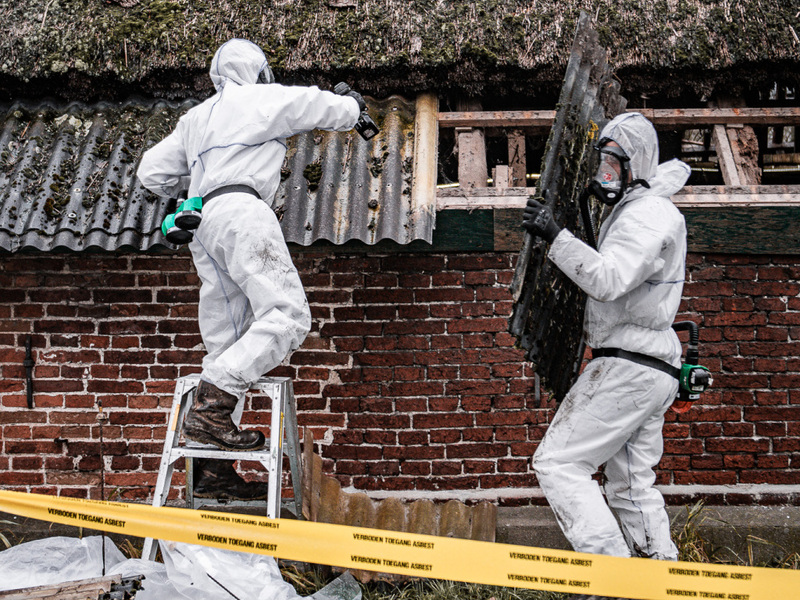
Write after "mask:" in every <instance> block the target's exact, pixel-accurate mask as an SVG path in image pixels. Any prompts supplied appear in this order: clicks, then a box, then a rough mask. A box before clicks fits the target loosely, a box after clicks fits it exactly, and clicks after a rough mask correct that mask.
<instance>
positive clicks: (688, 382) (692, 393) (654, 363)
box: [592, 321, 714, 413]
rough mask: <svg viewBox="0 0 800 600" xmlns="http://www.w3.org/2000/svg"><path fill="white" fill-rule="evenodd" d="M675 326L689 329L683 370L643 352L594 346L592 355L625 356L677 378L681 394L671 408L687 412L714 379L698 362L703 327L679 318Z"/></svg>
mask: <svg viewBox="0 0 800 600" xmlns="http://www.w3.org/2000/svg"><path fill="white" fill-rule="evenodd" d="M672 328H673V329H674V330H675V331H688V332H689V348H688V350H687V351H686V360H685V361H684V363H683V364H682V365H681V368H680V369H679V368H677V367H673V366H672V365H671V364H669V363H668V362H665V361H663V360H661V359H658V358H654V357H652V356H648V355H647V354H642V353H641V352H630V351H628V350H623V349H622V348H593V349H592V358H593V359H594V358H603V357H613V358H624V359H625V360H629V361H631V362H635V363H636V364H639V365H644V366H645V367H650V368H652V369H658V370H659V371H663V372H664V373H666V374H667V375H671V376H672V377H674V378H675V379H677V380H678V395H677V396H676V397H675V400H674V401H673V403H672V410H674V411H675V412H678V413H684V412H686V411H687V410H689V409H690V408H691V407H692V403H693V402H695V401H696V400H699V399H700V394H702V393H703V392H704V391H706V390H707V389H708V388H709V387H711V384H712V383H713V382H714V380H713V379H712V378H711V372H710V371H709V370H708V369H706V368H705V367H702V366H700V365H698V364H697V362H698V361H699V360H700V352H699V350H698V341H699V338H700V329H699V328H698V327H697V323H694V322H692V321H678V322H677V323H673V324H672Z"/></svg>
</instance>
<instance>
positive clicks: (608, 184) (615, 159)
mask: <svg viewBox="0 0 800 600" xmlns="http://www.w3.org/2000/svg"><path fill="white" fill-rule="evenodd" d="M612 141H613V140H612V139H611V138H602V139H601V140H600V141H599V142H597V144H596V145H595V146H594V149H595V150H597V151H598V152H599V153H600V165H599V166H598V167H597V173H595V176H594V178H593V179H592V181H591V183H589V190H590V192H591V193H592V194H593V195H594V196H595V197H596V198H597V199H598V200H600V202H602V203H603V204H607V205H608V206H614V205H615V204H617V202H619V201H620V200H622V197H623V196H624V195H625V191H626V190H628V189H630V188H632V187H634V186H635V185H637V184H640V183H641V184H642V185H643V186H644V187H647V188H649V187H650V185H649V184H648V183H647V182H646V181H645V180H644V179H635V180H633V181H630V182H629V181H628V179H629V178H630V172H631V170H630V169H631V159H630V157H629V156H628V155H627V154H625V151H624V150H623V149H622V148H620V147H619V146H609V145H608V144H609V142H612Z"/></svg>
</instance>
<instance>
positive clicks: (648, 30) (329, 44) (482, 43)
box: [0, 0, 800, 99]
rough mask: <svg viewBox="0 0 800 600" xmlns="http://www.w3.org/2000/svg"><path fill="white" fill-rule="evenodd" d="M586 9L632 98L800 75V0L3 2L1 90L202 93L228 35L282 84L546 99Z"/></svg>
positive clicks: (84, 95) (76, 94)
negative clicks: (259, 55) (247, 42)
mask: <svg viewBox="0 0 800 600" xmlns="http://www.w3.org/2000/svg"><path fill="white" fill-rule="evenodd" d="M582 9H583V10H586V11H587V12H589V13H590V14H591V15H592V18H593V19H594V21H595V26H596V28H597V30H598V32H599V34H600V40H601V42H602V43H603V44H604V45H606V46H607V47H608V48H609V49H610V62H611V64H612V65H613V66H614V68H615V69H616V71H617V73H618V75H619V76H620V78H621V79H622V82H623V92H624V93H627V94H629V95H635V94H638V93H640V92H644V93H651V94H652V93H663V94H669V95H678V94H683V93H693V94H702V93H708V92H712V91H713V90H714V88H716V89H718V90H719V89H724V90H725V91H732V87H733V88H736V87H737V86H739V85H741V86H745V87H747V86H750V85H752V84H762V83H764V82H767V83H768V82H771V81H774V80H776V79H780V78H782V77H785V78H789V79H793V78H797V77H798V75H797V73H798V72H799V71H800V69H798V66H800V40H799V39H798V37H797V32H798V31H800V18H799V17H798V12H800V2H798V0H721V1H716V2H714V1H709V0H524V1H523V0H472V1H446V0H413V1H412V0H346V1H343V0H263V1H262V2H252V1H247V0H214V1H212V0H114V1H111V0H26V1H25V2H19V1H17V0H0V19H2V22H3V23H4V27H3V29H4V32H5V35H3V36H2V37H0V89H5V95H6V96H7V97H11V96H15V95H16V96H19V95H28V96H31V95H41V94H42V93H43V92H47V93H49V94H55V95H60V96H62V97H65V98H78V99H89V98H90V97H96V96H98V95H101V96H104V97H110V96H124V95H127V94H130V93H146V94H155V95H160V96H173V97H180V96H187V95H192V94H194V95H197V94H199V93H204V92H207V91H208V89H209V85H210V84H209V82H208V80H207V77H206V74H205V71H206V67H207V65H208V63H209V61H210V58H211V55H212V54H213V52H214V50H215V49H216V48H217V47H218V45H219V44H220V43H221V42H223V41H225V40H227V39H229V38H231V37H245V38H248V39H251V40H253V41H255V42H256V43H258V44H260V45H262V47H264V48H265V49H266V50H267V52H268V57H269V58H270V60H271V62H272V65H273V66H274V69H275V71H276V73H277V74H278V76H279V78H280V79H282V80H283V81H297V82H304V83H317V84H326V85H327V84H330V82H332V81H335V80H339V79H343V78H346V79H348V80H349V81H350V82H351V83H354V84H355V85H357V86H358V87H359V88H360V89H362V90H364V91H365V92H368V93H371V94H373V95H379V96H384V95H387V94H389V93H392V92H400V93H409V92H414V91H418V90H422V89H436V90H439V91H442V92H447V91H457V92H465V93H476V94H487V93H492V94H496V93H503V92H509V91H515V92H520V91H522V92H525V91H527V93H528V94H530V95H531V96H535V95H536V90H537V89H540V90H543V89H548V90H550V92H551V93H552V91H553V89H555V90H556V92H557V88H558V87H560V80H561V77H562V75H563V70H564V68H565V66H566V61H567V55H568V52H569V47H570V43H571V41H572V36H573V34H574V31H575V24H576V22H577V17H578V14H579V12H580V10H582Z"/></svg>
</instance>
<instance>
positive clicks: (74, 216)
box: [0, 96, 435, 252]
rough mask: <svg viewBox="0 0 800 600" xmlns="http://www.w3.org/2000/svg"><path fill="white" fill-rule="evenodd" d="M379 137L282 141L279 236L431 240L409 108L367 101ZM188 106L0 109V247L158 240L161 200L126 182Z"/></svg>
mask: <svg viewBox="0 0 800 600" xmlns="http://www.w3.org/2000/svg"><path fill="white" fill-rule="evenodd" d="M368 102H369V107H370V114H371V115H372V117H373V118H374V119H375V121H376V122H377V123H378V125H379V126H380V127H381V133H380V134H379V135H378V136H376V137H375V138H373V139H372V140H371V141H370V142H365V141H364V140H362V139H361V138H360V137H359V136H358V134H357V133H355V132H346V133H332V132H321V131H314V132H310V133H308V134H305V135H302V136H297V137H295V138H293V139H291V140H290V141H289V152H288V153H287V159H286V161H285V163H284V167H283V174H284V177H283V181H282V183H281V187H280V189H279V190H278V193H277V195H276V198H275V208H276V211H277V212H278V214H279V216H280V218H281V223H282V227H283V230H284V235H285V236H286V239H287V241H291V242H296V243H298V244H303V245H308V244H311V243H312V242H314V241H316V240H319V239H325V240H329V241H331V242H334V243H336V244H343V243H344V242H347V241H349V240H352V239H358V240H361V241H363V242H365V243H367V244H373V243H376V242H378V241H380V240H381V239H385V238H388V239H392V240H394V241H396V242H398V243H400V244H406V243H408V242H410V241H412V240H415V239H424V240H427V241H428V242H430V241H431V238H432V230H433V224H434V219H435V211H433V210H429V211H419V210H417V211H413V210H412V209H411V207H412V199H411V195H412V194H411V179H412V170H413V164H414V160H413V159H414V146H415V143H414V142H415V139H414V120H415V105H414V103H413V102H408V101H406V100H404V99H402V98H399V97H396V96H394V97H390V98H388V99H386V100H382V101H371V100H368ZM194 104H195V102H193V101H186V102H183V103H180V104H179V103H167V102H152V101H151V102H143V101H140V100H133V101H129V102H126V103H124V104H121V105H119V104H117V105H112V104H102V103H101V104H94V105H86V104H80V103H73V104H70V105H68V106H64V105H62V106H55V105H51V104H48V103H45V102H41V103H37V104H25V103H17V104H14V105H13V106H10V107H6V108H4V109H3V108H0V119H2V126H1V127H0V249H1V250H3V251H8V252H17V251H20V250H26V249H37V250H44V251H51V250H70V251H83V250H89V249H93V250H108V251H113V250H128V251H146V250H150V249H154V248H159V247H165V246H166V247H168V244H167V243H166V240H164V238H163V236H162V235H161V221H162V219H163V217H164V215H165V214H166V211H167V205H168V202H167V201H165V200H161V199H159V198H157V197H156V196H155V195H153V194H151V193H150V192H148V191H147V190H145V189H144V188H143V187H142V186H141V184H140V183H139V181H138V179H136V167H137V165H138V163H139V158H140V156H141V153H142V151H143V149H146V148H148V147H150V146H151V145H152V144H154V143H156V142H158V141H159V140H161V139H162V138H163V137H164V136H165V135H166V134H167V133H169V131H171V130H172V128H173V127H174V125H175V123H176V121H177V119H178V117H179V116H180V115H181V114H183V113H184V112H185V111H186V110H188V109H189V108H190V107H191V106H193V105H194Z"/></svg>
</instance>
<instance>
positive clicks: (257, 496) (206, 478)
mask: <svg viewBox="0 0 800 600" xmlns="http://www.w3.org/2000/svg"><path fill="white" fill-rule="evenodd" d="M195 473H196V475H195V480H196V483H195V484H194V495H195V497H196V498H217V499H221V500H264V499H266V497H267V493H268V491H269V490H268V487H269V486H267V484H266V483H259V482H257V481H245V480H244V479H242V477H241V476H240V475H239V473H237V472H236V469H234V468H233V462H232V461H229V460H219V459H217V458H198V459H197V460H196V461H195Z"/></svg>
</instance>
